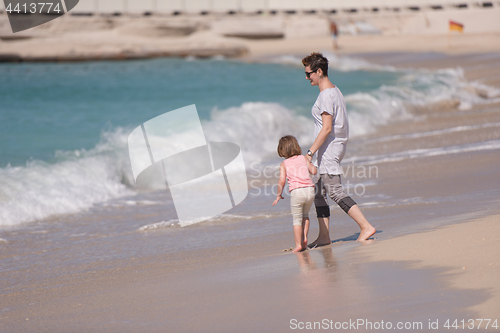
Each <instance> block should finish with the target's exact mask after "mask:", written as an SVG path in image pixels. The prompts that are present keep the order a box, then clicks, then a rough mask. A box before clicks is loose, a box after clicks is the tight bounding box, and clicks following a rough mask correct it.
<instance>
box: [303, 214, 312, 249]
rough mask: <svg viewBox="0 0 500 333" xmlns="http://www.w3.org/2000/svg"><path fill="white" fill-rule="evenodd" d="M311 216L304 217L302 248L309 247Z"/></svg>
mask: <svg viewBox="0 0 500 333" xmlns="http://www.w3.org/2000/svg"><path fill="white" fill-rule="evenodd" d="M309 224H310V220H309V217H303V218H302V249H303V250H305V249H307V234H308V233H309Z"/></svg>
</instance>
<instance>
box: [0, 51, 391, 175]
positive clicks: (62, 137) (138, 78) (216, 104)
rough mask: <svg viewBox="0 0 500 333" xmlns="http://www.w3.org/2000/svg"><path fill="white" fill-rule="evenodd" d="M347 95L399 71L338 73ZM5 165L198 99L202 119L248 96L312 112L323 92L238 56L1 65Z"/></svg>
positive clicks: (82, 143)
mask: <svg viewBox="0 0 500 333" xmlns="http://www.w3.org/2000/svg"><path fill="white" fill-rule="evenodd" d="M332 74H333V76H334V77H335V79H336V80H337V81H338V82H339V83H338V85H339V86H341V88H342V90H343V91H344V93H347V94H351V93H354V92H357V91H370V90H373V89H376V88H377V87H379V86H380V85H381V84H384V83H385V84H393V83H394V82H395V80H396V79H397V77H398V74H397V73H393V72H368V71H364V72H359V71H357V72H353V73H352V72H351V73H344V72H338V71H337V72H335V71H332V73H331V74H330V75H332ZM0 90H1V91H2V102H1V103H0V117H1V118H0V142H1V144H0V145H1V146H0V150H1V151H2V154H1V155H0V166H2V167H3V166H6V165H7V164H10V165H12V166H15V165H24V164H25V162H26V161H27V160H29V159H30V158H33V159H41V160H46V161H51V160H52V159H53V157H54V152H55V151H56V150H70V149H81V148H85V149H91V148H92V147H94V146H95V145H96V144H97V143H98V141H99V138H100V134H101V133H102V132H103V131H106V130H110V129H113V128H116V127H127V128H128V127H135V126H137V124H139V123H142V122H144V121H145V120H148V119H150V118H152V117H155V116H157V115H158V114H161V113H164V112H167V111H170V110H174V109H177V108H180V107H183V106H186V105H190V104H196V106H197V109H198V112H199V114H200V117H201V118H202V119H209V118H210V112H211V110H212V109H214V108H217V109H227V108H229V107H237V106H240V105H241V104H242V103H244V102H252V101H259V102H272V103H278V104H280V105H283V106H285V107H286V108H288V109H290V110H293V111H295V112H297V113H300V114H307V112H308V110H310V107H311V105H312V102H314V99H315V97H316V95H317V91H316V89H313V88H311V87H309V83H308V81H306V80H305V78H304V74H303V68H301V67H299V66H290V65H282V64H247V63H241V62H235V61H217V60H211V61H210V60H208V61H201V60H194V61H186V60H184V59H154V60H144V61H131V62H126V63H125V62H94V63H76V64H19V65H5V64H4V65H1V66H0Z"/></svg>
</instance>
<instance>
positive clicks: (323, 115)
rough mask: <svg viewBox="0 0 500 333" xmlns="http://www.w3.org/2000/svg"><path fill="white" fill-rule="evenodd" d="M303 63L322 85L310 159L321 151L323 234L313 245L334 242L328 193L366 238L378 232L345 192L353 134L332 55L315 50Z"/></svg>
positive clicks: (318, 208)
mask: <svg viewBox="0 0 500 333" xmlns="http://www.w3.org/2000/svg"><path fill="white" fill-rule="evenodd" d="M302 64H303V65H304V67H305V73H306V79H308V80H309V81H310V82H311V86H318V88H319V95H318V98H317V99H316V102H315V103H314V105H313V107H312V110H311V113H312V116H313V118H314V137H315V140H314V142H313V144H312V146H311V148H309V150H308V151H307V154H306V158H307V159H308V161H311V160H312V158H313V156H314V154H315V153H318V156H317V165H316V166H317V169H318V173H319V179H318V181H317V182H316V190H315V191H316V197H315V199H314V205H315V207H316V214H317V216H318V223H319V235H318V238H317V239H316V240H315V241H314V242H313V243H311V244H310V245H309V246H310V247H314V246H321V245H326V244H330V243H331V240H330V231H329V222H330V221H329V218H330V207H329V206H328V200H327V196H329V197H330V198H331V199H332V200H333V201H335V202H336V203H337V204H338V205H339V206H340V207H341V208H342V209H343V210H344V211H345V212H346V213H347V214H348V215H349V216H350V217H351V218H352V219H353V220H354V221H356V223H357V224H358V225H359V228H360V229H361V231H360V234H359V237H358V239H357V240H358V241H365V240H367V239H368V238H370V237H371V236H372V235H373V234H374V233H375V228H374V227H373V226H372V225H371V224H370V223H369V222H368V221H367V220H366V218H365V216H364V215H363V213H362V212H361V210H360V209H359V207H358V205H357V204H356V202H355V201H354V200H353V199H352V198H351V197H350V196H348V195H347V194H346V193H345V192H344V190H343V188H342V184H341V180H340V177H341V175H343V171H342V168H341V167H340V162H341V161H342V158H343V157H344V154H345V151H346V146H347V140H348V137H349V123H348V119H347V111H346V105H345V101H344V97H343V96H342V93H341V92H340V90H339V88H338V87H336V86H335V85H334V84H333V83H332V82H331V81H330V79H329V78H328V59H326V58H325V57H324V56H323V55H322V54H321V53H311V54H310V55H308V56H307V57H305V58H304V59H302Z"/></svg>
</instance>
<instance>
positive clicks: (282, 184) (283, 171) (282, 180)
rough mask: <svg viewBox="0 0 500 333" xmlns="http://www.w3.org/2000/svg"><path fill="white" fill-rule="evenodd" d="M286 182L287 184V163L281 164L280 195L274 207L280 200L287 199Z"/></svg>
mask: <svg viewBox="0 0 500 333" xmlns="http://www.w3.org/2000/svg"><path fill="white" fill-rule="evenodd" d="M285 182H286V168H285V162H281V164H280V180H279V181H278V195H277V196H276V200H274V202H273V206H274V205H276V204H277V203H278V201H280V199H285V198H283V195H282V194H283V188H284V187H285Z"/></svg>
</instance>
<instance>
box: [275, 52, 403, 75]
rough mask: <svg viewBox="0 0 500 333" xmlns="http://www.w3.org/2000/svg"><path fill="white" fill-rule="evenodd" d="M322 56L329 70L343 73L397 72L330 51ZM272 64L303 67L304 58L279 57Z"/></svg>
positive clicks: (393, 69)
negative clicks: (364, 71)
mask: <svg viewBox="0 0 500 333" xmlns="http://www.w3.org/2000/svg"><path fill="white" fill-rule="evenodd" d="M322 54H323V55H324V56H325V57H326V58H327V59H328V68H329V69H335V70H337V71H341V72H349V71H357V70H384V71H395V68H394V67H392V66H382V65H377V64H373V63H370V62H368V61H366V60H363V59H360V58H356V57H348V56H338V55H336V54H335V53H332V52H329V51H323V52H322ZM271 62H273V63H278V64H286V65H292V66H297V67H302V66H303V65H302V57H299V56H295V55H281V56H277V57H275V58H273V59H272V60H271Z"/></svg>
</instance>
